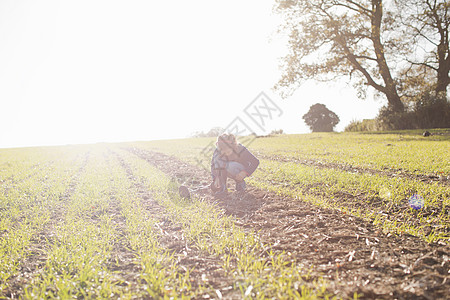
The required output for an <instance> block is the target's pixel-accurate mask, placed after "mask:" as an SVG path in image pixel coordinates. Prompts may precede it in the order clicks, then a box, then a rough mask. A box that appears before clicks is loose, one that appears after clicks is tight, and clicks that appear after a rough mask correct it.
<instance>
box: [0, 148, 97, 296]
mask: <svg viewBox="0 0 450 300" xmlns="http://www.w3.org/2000/svg"><path fill="white" fill-rule="evenodd" d="M89 158H90V152H87V153H86V154H85V155H84V159H83V162H82V163H81V165H80V167H79V168H78V170H77V171H76V172H75V174H74V175H73V176H72V178H71V182H70V183H69V186H68V187H67V189H66V190H65V191H64V193H63V195H62V196H60V198H59V202H58V205H57V206H56V207H53V210H52V213H51V217H50V219H49V221H48V223H47V224H45V225H44V228H43V229H42V230H41V231H40V232H39V233H38V234H36V235H35V236H33V238H32V239H31V243H32V244H31V246H30V252H29V254H28V255H27V256H26V258H25V259H24V260H23V261H22V262H21V263H20V270H19V274H17V275H15V276H12V277H11V278H10V279H9V281H8V284H9V288H8V289H7V290H5V295H4V296H5V297H8V298H11V299H12V298H21V297H23V296H24V288H25V287H26V286H27V285H29V284H30V283H31V280H32V279H33V277H34V276H36V275H37V274H38V273H40V272H42V271H43V270H44V267H45V264H46V261H47V255H46V253H47V250H46V247H48V245H51V244H52V243H53V242H54V240H55V233H54V232H55V229H54V228H55V226H56V224H57V223H59V222H61V221H62V218H63V216H64V215H65V213H66V206H67V203H68V202H69V201H70V198H71V197H72V195H73V193H74V192H75V189H76V188H77V186H78V184H79V178H80V176H81V174H82V173H83V172H84V170H85V168H86V165H87V163H88V161H89Z"/></svg>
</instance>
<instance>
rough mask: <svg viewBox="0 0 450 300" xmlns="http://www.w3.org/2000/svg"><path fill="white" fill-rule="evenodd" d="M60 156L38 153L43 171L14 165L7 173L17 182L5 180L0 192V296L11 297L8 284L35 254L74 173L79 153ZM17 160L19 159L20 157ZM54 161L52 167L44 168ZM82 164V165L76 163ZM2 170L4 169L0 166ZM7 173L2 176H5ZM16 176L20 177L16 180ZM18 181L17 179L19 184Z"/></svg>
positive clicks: (26, 165) (10, 289) (26, 161)
mask: <svg viewBox="0 0 450 300" xmlns="http://www.w3.org/2000/svg"><path fill="white" fill-rule="evenodd" d="M61 154H62V151H61V152H58V151H55V152H52V153H41V154H40V158H41V159H42V163H43V164H46V167H45V168H33V167H31V168H30V166H32V165H35V164H36V161H32V160H24V162H23V163H21V162H20V161H18V160H17V161H16V162H15V163H14V168H12V171H11V170H8V172H9V173H11V174H14V176H15V178H16V180H5V181H3V182H2V185H1V189H0V293H1V294H3V293H5V292H8V293H10V294H11V296H14V295H13V293H14V290H13V289H12V288H11V286H10V283H9V281H10V280H11V279H12V278H17V276H18V275H20V270H21V263H22V262H23V261H24V260H26V259H27V258H28V257H29V256H31V255H33V254H35V253H34V247H33V242H34V240H36V239H37V237H38V236H39V234H40V232H42V230H43V228H44V227H45V226H46V224H48V222H49V220H50V219H51V217H52V216H53V215H52V211H54V210H55V209H56V207H58V205H59V203H60V202H61V199H62V197H63V195H64V193H65V192H66V191H67V190H68V189H69V187H70V183H71V179H72V178H73V177H74V176H75V175H76V173H77V170H76V169H74V168H73V162H74V161H75V160H77V159H78V160H80V158H79V157H78V155H77V154H78V153H75V155H74V156H70V155H69V156H67V159H60V157H61ZM19 157H20V156H19ZM49 161H54V162H53V163H52V164H47V162H49ZM79 162H80V163H81V161H79ZM3 167H4V168H5V165H3ZM8 172H4V173H3V174H5V173H8ZM18 174H19V176H18ZM17 178H20V180H18V179H17Z"/></svg>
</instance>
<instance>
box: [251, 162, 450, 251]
mask: <svg viewBox="0 0 450 300" xmlns="http://www.w3.org/2000/svg"><path fill="white" fill-rule="evenodd" d="M262 165H263V166H264V167H263V168H261V169H260V170H259V171H258V172H256V173H255V175H254V176H253V177H252V178H251V179H250V182H251V183H252V184H253V185H255V186H259V187H260V188H264V189H269V190H272V191H275V192H278V193H282V194H287V195H290V196H292V197H299V198H301V199H309V201H312V202H315V203H317V204H319V205H321V206H327V207H332V208H338V209H340V210H343V211H347V212H349V213H352V214H355V215H357V216H361V217H364V218H365V219H369V220H371V221H374V222H375V223H377V224H382V226H383V228H384V229H386V230H388V231H393V232H396V233H401V232H407V233H410V234H413V235H417V236H422V237H423V238H425V239H426V240H427V241H430V242H431V241H436V240H439V239H448V238H450V237H449V236H448V229H449V228H448V224H449V223H450V220H449V217H450V216H449V215H448V209H449V206H450V202H449V196H450V189H449V188H448V187H446V186H442V185H439V184H426V183H423V182H419V181H414V180H408V179H404V178H403V179H402V178H389V179H388V178H386V177H385V176H382V175H373V174H366V173H351V172H345V171H340V170H337V169H317V168H315V167H311V166H305V165H301V164H296V163H290V162H288V163H283V162H276V161H265V160H264V161H263V162H262ZM413 195H420V196H421V197H423V199H424V206H423V208H421V209H420V210H417V211H416V210H414V209H413V208H412V207H411V206H410V205H409V199H410V198H411V197H412V196H413Z"/></svg>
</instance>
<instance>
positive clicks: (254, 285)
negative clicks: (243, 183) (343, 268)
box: [126, 156, 326, 299]
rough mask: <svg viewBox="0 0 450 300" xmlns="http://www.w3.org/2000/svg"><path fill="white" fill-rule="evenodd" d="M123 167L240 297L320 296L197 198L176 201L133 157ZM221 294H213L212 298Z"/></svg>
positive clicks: (154, 172) (166, 181) (296, 269)
mask: <svg viewBox="0 0 450 300" xmlns="http://www.w3.org/2000/svg"><path fill="white" fill-rule="evenodd" d="M126 161H127V163H128V164H129V165H130V166H131V168H132V169H133V173H134V174H135V176H136V177H137V178H139V181H140V183H141V184H142V185H143V186H145V187H147V188H148V189H149V190H150V191H152V194H153V196H154V198H155V199H156V200H157V201H158V202H159V203H160V205H162V206H163V207H164V208H165V209H166V211H167V213H168V217H169V218H170V219H171V220H172V222H174V223H179V224H181V226H182V230H183V234H184V236H185V237H186V239H187V240H188V241H189V242H190V243H191V246H190V247H196V248H197V249H198V250H200V251H201V252H204V253H205V254H208V255H214V256H217V257H220V259H221V260H222V265H223V269H224V271H225V272H226V273H227V274H229V275H230V276H232V277H233V278H234V282H235V283H234V285H233V286H232V288H233V289H234V290H238V291H240V293H241V296H242V297H246V296H252V297H255V298H258V299H259V298H261V299H263V298H266V297H276V298H277V299H292V298H302V297H303V298H308V297H310V298H308V299H311V298H314V297H319V296H324V295H325V288H326V285H325V283H324V282H318V281H314V282H313V283H312V284H306V282H305V278H307V277H308V275H307V272H306V273H305V270H303V269H302V267H301V266H300V265H299V264H298V263H297V262H295V261H292V260H290V259H288V256H287V255H285V254H284V253H273V252H272V251H270V248H269V247H268V246H266V245H263V244H262V243H261V242H260V241H259V239H258V236H257V235H256V234H255V233H253V232H244V231H243V230H242V229H241V228H239V227H237V226H235V224H234V221H233V218H232V217H230V216H226V215H224V213H223V211H222V210H221V209H219V208H218V207H216V206H214V205H212V204H211V203H209V202H206V201H203V200H202V198H199V197H193V199H191V201H185V200H183V199H181V198H180V197H179V195H178V193H176V191H174V190H172V188H171V187H173V185H172V184H173V183H172V182H171V180H170V178H169V177H167V176H166V175H165V174H164V173H162V172H161V171H159V170H158V169H156V168H155V167H152V166H151V165H149V164H145V163H143V160H142V159H140V158H137V157H131V156H127V157H126ZM221 293H222V292H221V291H220V290H219V291H217V290H216V294H218V295H219V294H220V295H221Z"/></svg>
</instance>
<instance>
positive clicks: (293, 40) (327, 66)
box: [275, 0, 404, 111]
mask: <svg viewBox="0 0 450 300" xmlns="http://www.w3.org/2000/svg"><path fill="white" fill-rule="evenodd" d="M276 2H277V5H276V8H275V10H276V11H277V12H279V13H281V14H282V15H283V16H284V17H285V21H286V22H285V27H284V29H285V30H286V31H288V32H289V51H290V52H289V54H288V55H287V56H285V57H284V59H283V66H282V67H283V71H284V73H283V75H282V78H281V79H280V80H279V82H278V83H277V84H276V86H275V88H276V89H278V90H280V92H281V94H282V96H287V95H290V94H291V93H292V92H293V91H294V90H295V89H296V88H298V86H299V85H300V84H301V83H302V82H303V81H304V80H307V79H316V80H322V81H329V80H333V79H335V78H337V77H347V78H350V80H351V81H352V82H353V83H354V85H355V87H357V88H358V91H359V94H360V96H361V97H364V95H365V91H366V88H367V87H368V86H371V87H373V88H374V89H375V90H376V91H378V92H379V93H381V94H383V95H384V96H385V97H386V98H387V100H388V106H389V108H390V109H391V110H392V111H403V109H404V105H403V103H402V101H401V99H400V95H399V93H398V90H397V89H398V85H397V81H396V80H395V79H394V77H393V75H392V73H391V69H390V67H389V64H390V62H389V61H388V58H389V57H386V53H387V52H389V51H386V50H389V49H386V48H388V47H390V45H391V44H394V43H395V40H394V37H392V36H391V35H390V33H392V31H391V23H390V22H389V21H392V18H390V15H389V14H387V15H386V16H383V3H382V0H277V1H276Z"/></svg>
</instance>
